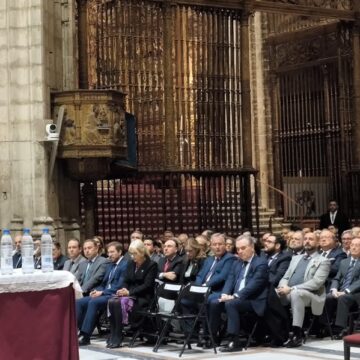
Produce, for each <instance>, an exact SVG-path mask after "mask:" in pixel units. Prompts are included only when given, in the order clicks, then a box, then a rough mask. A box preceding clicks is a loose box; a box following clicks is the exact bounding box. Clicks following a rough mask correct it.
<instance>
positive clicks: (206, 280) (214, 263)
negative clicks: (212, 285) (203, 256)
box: [205, 257, 219, 283]
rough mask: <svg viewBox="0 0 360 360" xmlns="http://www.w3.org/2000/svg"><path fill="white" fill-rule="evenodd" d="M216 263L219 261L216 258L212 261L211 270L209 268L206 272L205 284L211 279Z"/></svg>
mask: <svg viewBox="0 0 360 360" xmlns="http://www.w3.org/2000/svg"><path fill="white" fill-rule="evenodd" d="M218 261H219V258H217V257H216V258H215V259H214V261H213V263H212V265H211V268H210V270H209V272H208V273H207V275H206V278H205V282H206V283H207V282H208V281H209V280H210V279H211V277H212V276H213V275H214V272H215V269H216V265H217V263H218Z"/></svg>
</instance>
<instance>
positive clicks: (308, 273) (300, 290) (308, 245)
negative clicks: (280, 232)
mask: <svg viewBox="0 0 360 360" xmlns="http://www.w3.org/2000/svg"><path fill="white" fill-rule="evenodd" d="M318 246H319V240H318V238H317V237H316V236H315V234H314V233H311V232H310V233H307V234H305V236H304V249H305V254H304V255H297V256H293V258H292V260H291V263H290V265H289V268H288V270H287V271H286V273H285V275H284V277H283V278H282V279H281V280H280V282H279V286H278V288H277V293H278V295H279V297H280V299H281V300H282V303H283V304H284V305H288V304H290V305H291V309H292V317H293V320H292V327H293V336H292V337H291V338H290V339H289V340H288V341H287V342H286V344H285V345H286V346H287V347H297V346H301V345H302V343H303V337H302V326H303V322H304V316H305V307H307V306H311V311H312V313H313V314H314V315H321V314H322V312H323V308H324V304H325V299H326V292H325V281H326V279H327V277H328V275H329V272H330V260H329V259H327V258H325V257H323V256H321V255H320V254H319V252H318Z"/></svg>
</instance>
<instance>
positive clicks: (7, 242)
mask: <svg viewBox="0 0 360 360" xmlns="http://www.w3.org/2000/svg"><path fill="white" fill-rule="evenodd" d="M0 247H1V273H2V274H3V275H10V274H12V273H13V261H12V252H13V244H12V239H11V236H10V231H9V230H8V229H4V230H3V234H2V236H1V244H0Z"/></svg>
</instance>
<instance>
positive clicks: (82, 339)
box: [79, 335, 90, 346]
mask: <svg viewBox="0 0 360 360" xmlns="http://www.w3.org/2000/svg"><path fill="white" fill-rule="evenodd" d="M86 345H90V337H89V336H88V335H80V336H79V346H86Z"/></svg>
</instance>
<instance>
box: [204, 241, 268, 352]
mask: <svg viewBox="0 0 360 360" xmlns="http://www.w3.org/2000/svg"><path fill="white" fill-rule="evenodd" d="M254 246H255V240H254V239H253V238H251V237H250V236H249V237H247V236H245V237H244V236H241V237H238V238H237V239H236V250H237V254H238V256H239V260H238V261H235V262H234V263H233V265H232V268H231V271H230V274H229V276H228V278H227V280H226V282H225V285H224V288H223V290H222V293H221V295H220V297H219V298H216V299H214V298H213V299H212V300H211V302H210V304H209V323H210V328H211V332H212V334H213V335H214V336H216V334H217V332H218V330H219V328H220V324H221V313H222V312H224V311H225V312H226V314H227V335H228V337H229V340H230V342H229V344H228V345H226V346H224V347H221V348H220V351H222V352H230V351H238V350H240V349H241V348H242V347H241V345H240V342H239V333H240V328H241V324H240V320H241V316H242V314H244V313H247V312H254V313H256V314H257V315H258V316H262V315H263V314H264V311H265V307H266V299H267V291H268V286H267V285H268V274H267V270H268V265H267V261H266V260H265V259H264V258H262V257H260V256H257V255H256V253H255V247H254Z"/></svg>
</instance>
